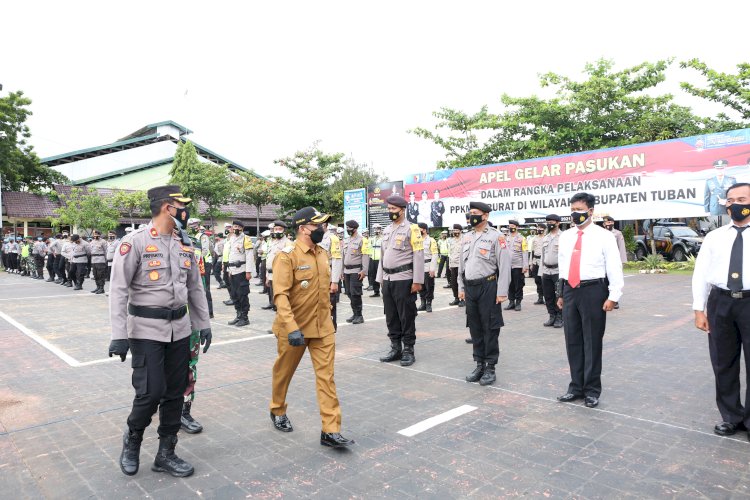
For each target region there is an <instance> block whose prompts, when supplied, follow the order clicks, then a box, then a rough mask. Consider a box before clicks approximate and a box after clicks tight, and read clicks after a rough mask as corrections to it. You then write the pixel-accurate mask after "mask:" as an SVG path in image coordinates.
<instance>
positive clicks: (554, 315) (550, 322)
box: [542, 314, 557, 326]
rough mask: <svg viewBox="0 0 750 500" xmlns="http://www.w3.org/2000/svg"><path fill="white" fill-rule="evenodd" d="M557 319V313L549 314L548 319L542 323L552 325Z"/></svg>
mask: <svg viewBox="0 0 750 500" xmlns="http://www.w3.org/2000/svg"><path fill="white" fill-rule="evenodd" d="M556 320H557V314H550V315H549V319H548V320H547V321H545V322H544V323H542V325H544V326H552V325H554V324H555V321H556Z"/></svg>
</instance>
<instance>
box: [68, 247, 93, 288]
mask: <svg viewBox="0 0 750 500" xmlns="http://www.w3.org/2000/svg"><path fill="white" fill-rule="evenodd" d="M69 251H70V277H71V279H72V280H73V282H74V283H75V285H76V288H78V289H80V288H82V287H83V279H84V277H85V276H86V271H87V269H86V266H87V265H88V263H89V256H90V255H91V245H89V243H88V242H87V241H83V240H82V239H79V240H78V242H76V243H71V246H70V250H69Z"/></svg>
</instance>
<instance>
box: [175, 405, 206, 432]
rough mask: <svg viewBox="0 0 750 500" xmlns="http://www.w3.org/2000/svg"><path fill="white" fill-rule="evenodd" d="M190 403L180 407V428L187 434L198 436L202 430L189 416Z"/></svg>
mask: <svg viewBox="0 0 750 500" xmlns="http://www.w3.org/2000/svg"><path fill="white" fill-rule="evenodd" d="M192 404H193V402H192V401H186V402H185V403H183V405H182V417H180V424H181V425H180V427H181V428H182V430H183V431H185V432H187V433H188V434H198V433H199V432H201V431H202V430H203V426H202V425H201V424H199V423H198V421H197V420H195V419H194V418H193V417H192V415H190V406H191V405H192Z"/></svg>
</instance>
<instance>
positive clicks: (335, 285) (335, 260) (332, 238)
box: [318, 222, 344, 332]
mask: <svg viewBox="0 0 750 500" xmlns="http://www.w3.org/2000/svg"><path fill="white" fill-rule="evenodd" d="M323 230H324V231H325V234H323V239H322V240H321V242H320V243H318V245H320V247H321V248H322V249H323V250H325V251H326V253H327V254H328V267H329V268H330V270H331V292H330V295H329V299H330V301H331V320H332V321H333V331H334V332H336V331H337V330H338V323H337V321H336V303H337V302H338V301H339V294H340V293H341V292H340V290H339V288H340V286H341V285H340V283H341V275H342V274H343V269H344V264H343V260H342V258H341V240H339V237H338V236H336V226H329V224H328V222H324V223H323Z"/></svg>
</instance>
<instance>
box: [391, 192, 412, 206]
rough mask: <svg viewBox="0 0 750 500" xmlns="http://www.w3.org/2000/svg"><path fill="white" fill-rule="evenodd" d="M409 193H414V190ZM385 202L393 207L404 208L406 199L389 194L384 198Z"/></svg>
mask: <svg viewBox="0 0 750 500" xmlns="http://www.w3.org/2000/svg"><path fill="white" fill-rule="evenodd" d="M409 194H414V192H411V193H409ZM385 202H386V203H388V204H389V205H393V206H394V207H399V208H406V200H405V199H404V198H403V197H401V196H399V195H397V194H394V195H392V196H389V197H388V198H386V199H385Z"/></svg>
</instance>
